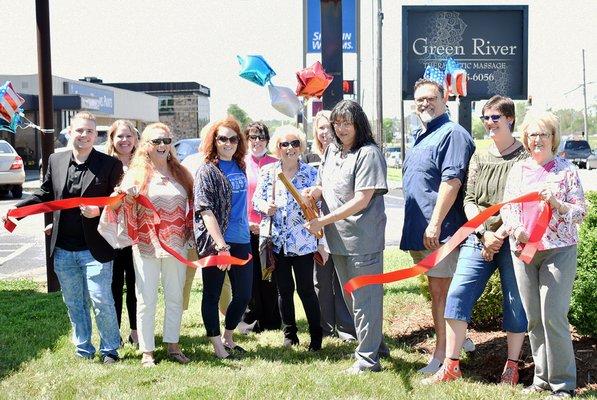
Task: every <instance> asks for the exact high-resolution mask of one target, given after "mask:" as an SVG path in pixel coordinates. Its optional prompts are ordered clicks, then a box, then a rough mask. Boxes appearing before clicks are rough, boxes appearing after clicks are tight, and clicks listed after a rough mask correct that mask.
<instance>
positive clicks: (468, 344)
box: [462, 338, 475, 353]
mask: <svg viewBox="0 0 597 400" xmlns="http://www.w3.org/2000/svg"><path fill="white" fill-rule="evenodd" d="M462 350H464V352H465V353H471V352H473V351H475V343H474V342H473V341H472V340H471V339H470V338H466V339H465V340H464V343H462Z"/></svg>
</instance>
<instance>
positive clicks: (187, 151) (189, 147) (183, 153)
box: [174, 138, 201, 161]
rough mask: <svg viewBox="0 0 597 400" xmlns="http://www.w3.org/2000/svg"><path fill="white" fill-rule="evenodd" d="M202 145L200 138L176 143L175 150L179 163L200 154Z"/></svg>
mask: <svg viewBox="0 0 597 400" xmlns="http://www.w3.org/2000/svg"><path fill="white" fill-rule="evenodd" d="M200 145H201V139H199V138H189V139H180V140H179V141H178V142H176V143H174V148H175V149H176V157H178V161H182V160H184V159H185V158H186V157H188V156H190V155H191V154H195V153H198V152H199V146H200Z"/></svg>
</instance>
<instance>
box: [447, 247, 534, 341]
mask: <svg viewBox="0 0 597 400" xmlns="http://www.w3.org/2000/svg"><path fill="white" fill-rule="evenodd" d="M482 249H483V245H482V244H481V243H480V242H479V240H478V239H477V237H476V236H475V235H471V236H469V237H468V239H467V240H466V242H465V243H464V244H463V245H462V247H461V248H460V256H459V257H458V265H457V267H456V273H455V274H454V278H452V283H451V284H450V289H449V290H448V297H447V299H446V309H445V312H444V318H446V319H455V320H459V321H466V322H470V320H471V315H472V312H473V306H474V305H475V303H476V302H477V300H478V299H479V297H480V296H481V294H482V293H483V290H485V286H486V285H487V281H488V280H489V278H490V277H491V275H492V274H493V273H494V271H495V270H496V269H499V272H500V281H501V284H502V294H503V296H504V302H503V313H504V323H503V326H504V330H505V331H506V332H512V333H522V332H526V330H527V318H526V314H525V312H524V308H523V307H522V301H521V299H520V293H519V291H518V286H517V284H516V277H515V275H514V266H513V265H512V255H511V254H510V243H509V242H508V240H505V241H504V244H503V245H502V247H501V248H500V251H499V252H497V253H496V254H494V256H493V260H492V261H489V262H487V261H485V260H484V259H483V257H481V250H482Z"/></svg>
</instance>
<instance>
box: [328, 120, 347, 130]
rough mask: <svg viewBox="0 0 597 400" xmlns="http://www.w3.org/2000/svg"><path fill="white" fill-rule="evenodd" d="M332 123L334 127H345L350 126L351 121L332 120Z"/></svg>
mask: <svg viewBox="0 0 597 400" xmlns="http://www.w3.org/2000/svg"><path fill="white" fill-rule="evenodd" d="M332 125H334V129H346V128H348V127H349V126H352V122H347V121H344V122H334V123H333V124H332Z"/></svg>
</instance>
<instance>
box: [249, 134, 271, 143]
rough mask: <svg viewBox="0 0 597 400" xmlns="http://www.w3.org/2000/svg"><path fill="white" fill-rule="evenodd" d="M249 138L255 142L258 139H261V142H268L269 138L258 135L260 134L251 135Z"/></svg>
mask: <svg viewBox="0 0 597 400" xmlns="http://www.w3.org/2000/svg"><path fill="white" fill-rule="evenodd" d="M249 140H252V141H254V142H256V141H258V140H259V141H260V142H267V138H266V137H265V136H258V135H249Z"/></svg>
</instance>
